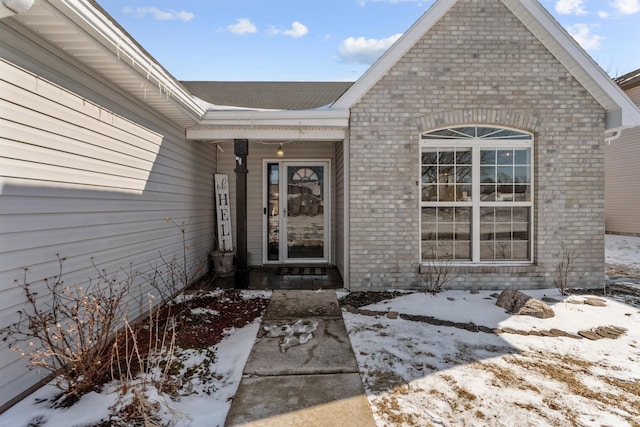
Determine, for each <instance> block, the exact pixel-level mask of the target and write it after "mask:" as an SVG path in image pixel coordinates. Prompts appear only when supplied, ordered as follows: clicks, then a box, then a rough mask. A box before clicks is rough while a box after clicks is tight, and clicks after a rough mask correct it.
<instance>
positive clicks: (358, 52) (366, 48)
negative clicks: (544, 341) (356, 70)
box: [338, 34, 402, 64]
mask: <svg viewBox="0 0 640 427" xmlns="http://www.w3.org/2000/svg"><path fill="white" fill-rule="evenodd" d="M401 36H402V34H396V35H393V36H391V37H387V38H386V39H380V40H379V39H365V38H364V37H358V38H355V37H349V38H348V39H345V40H344V41H343V42H342V44H340V47H339V48H338V55H339V56H340V59H341V60H342V61H343V62H346V63H349V64H373V63H374V62H375V61H376V59H378V58H379V57H380V55H382V54H383V53H384V51H386V50H387V49H388V48H389V47H390V46H391V45H392V44H394V43H395V42H396V40H398V39H399V38H400V37H401Z"/></svg>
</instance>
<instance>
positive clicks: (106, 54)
mask: <svg viewBox="0 0 640 427" xmlns="http://www.w3.org/2000/svg"><path fill="white" fill-rule="evenodd" d="M11 19H15V20H16V21H18V22H20V23H21V24H22V25H24V26H25V27H27V28H30V29H31V30H32V31H34V32H36V33H38V34H39V35H40V36H41V37H43V38H45V39H47V40H48V41H49V42H51V43H52V44H53V45H55V46H58V47H59V48H60V49H62V50H63V51H65V52H66V53H67V54H69V55H71V56H72V57H74V58H76V59H77V60H78V61H79V62H81V63H83V64H84V65H86V66H88V67H89V68H91V69H92V70H94V71H95V72H96V73H98V74H100V75H102V76H103V77H104V78H105V79H106V80H107V81H111V82H113V83H115V84H116V85H117V86H119V87H120V88H122V89H123V90H124V91H126V92H127V93H130V94H131V95H133V96H134V97H135V98H138V99H139V100H140V101H141V102H142V103H144V104H147V105H149V106H150V107H151V108H152V109H154V110H156V111H158V112H159V113H160V114H162V115H163V116H165V117H167V118H168V119H170V120H171V121H173V122H174V123H176V124H178V125H180V126H183V127H187V126H193V124H194V123H197V122H198V120H199V119H200V117H201V116H202V115H203V114H204V109H203V108H202V107H201V106H200V105H199V104H198V103H197V102H196V101H195V99H194V98H193V97H192V96H191V94H189V93H188V92H187V91H186V90H185V89H184V88H183V87H182V86H181V85H180V84H179V83H178V82H177V80H176V79H175V78H174V77H173V76H171V75H170V74H169V73H168V72H167V71H165V70H164V69H163V68H162V67H161V66H160V65H159V64H158V63H157V62H156V61H155V60H154V59H153V58H151V57H150V56H149V55H148V54H147V53H146V52H145V51H144V50H143V49H141V48H140V47H139V46H138V45H137V44H136V43H135V42H134V41H133V40H131V38H130V37H129V36H128V35H127V34H126V33H125V32H124V31H122V30H121V29H120V28H119V27H118V26H117V25H116V24H114V23H113V22H112V21H111V20H110V18H108V17H107V16H106V15H104V14H103V13H102V11H100V10H99V9H98V8H96V7H95V6H94V5H93V4H92V3H91V2H89V1H86V0H76V1H74V0H42V1H40V0H39V1H36V3H35V4H34V5H33V7H32V8H31V9H29V10H28V11H27V12H25V13H23V14H19V15H15V16H14V17H12V18H11Z"/></svg>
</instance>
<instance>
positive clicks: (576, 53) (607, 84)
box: [331, 0, 640, 132]
mask: <svg viewBox="0 0 640 427" xmlns="http://www.w3.org/2000/svg"><path fill="white" fill-rule="evenodd" d="M457 2H458V0H437V1H436V2H435V3H434V4H433V6H431V7H430V8H429V10H427V11H426V12H425V13H424V15H422V17H421V18H420V19H419V20H418V21H417V22H416V23H415V24H413V25H412V26H411V28H409V30H407V31H406V32H405V33H404V35H403V36H402V37H401V38H400V39H398V41H397V42H396V43H395V44H394V45H393V46H391V48H389V49H388V50H387V51H386V52H385V53H384V54H383V55H382V56H381V57H380V58H379V59H378V60H377V61H376V62H375V63H374V64H373V65H372V66H371V67H370V68H369V69H368V70H367V72H366V73H365V74H364V75H363V76H362V77H360V79H358V81H356V82H355V83H354V84H353V86H351V88H349V90H348V91H347V92H345V94H344V95H342V96H341V97H340V99H338V100H337V101H336V102H335V103H334V104H333V105H332V107H331V108H336V109H349V108H351V107H352V106H353V105H354V104H355V103H357V102H358V100H360V98H362V96H364V95H365V94H366V93H367V92H368V91H369V89H371V88H372V87H373V86H374V85H375V84H376V83H377V82H378V81H379V80H380V79H381V78H382V77H383V76H384V75H386V74H387V72H388V71H389V70H390V69H391V68H392V67H393V66H394V65H395V64H396V63H397V62H398V61H399V60H400V59H401V58H402V57H403V56H404V55H405V54H406V53H407V52H408V51H409V49H411V47H413V46H414V45H415V44H416V43H417V42H418V41H419V40H420V39H421V38H422V37H423V36H424V35H425V34H426V33H427V32H428V31H429V30H430V29H431V28H432V27H433V26H434V25H435V24H436V23H437V22H438V21H439V20H440V18H442V17H443V16H444V15H445V14H446V13H447V12H448V11H449V10H450V9H451V7H453V6H454V5H455V4H456V3H457ZM502 2H503V3H504V4H505V6H506V7H507V8H509V10H511V11H512V13H513V14H514V15H515V16H516V17H517V18H518V19H519V20H520V21H521V22H522V23H523V24H524V25H525V26H526V27H527V28H528V29H529V31H531V32H532V34H533V35H534V36H536V38H538V40H540V42H541V43H542V44H543V45H544V46H545V47H546V48H547V49H548V50H549V51H550V52H551V53H552V54H553V55H554V56H555V57H556V59H558V61H560V63H562V64H563V65H564V66H565V67H566V68H567V70H569V72H570V73H571V74H572V75H573V76H574V77H575V78H576V79H577V80H578V81H579V82H580V84H582V85H583V86H584V87H585V89H587V91H588V92H589V93H590V94H591V96H593V97H594V98H595V99H596V100H597V101H598V103H599V104H600V105H602V107H603V108H604V109H605V111H606V112H607V117H606V127H605V128H606V130H607V131H608V132H613V131H617V130H620V129H622V128H625V127H631V126H640V110H638V108H637V107H636V105H635V104H634V103H633V102H632V101H631V100H630V99H629V98H628V97H627V96H626V95H625V93H624V92H623V91H622V90H621V89H620V88H619V87H618V85H617V84H616V83H615V82H614V81H613V80H612V79H611V78H610V77H609V76H608V75H607V74H606V73H605V72H604V71H603V70H602V69H601V68H600V67H599V66H598V65H597V64H596V63H595V61H593V59H591V57H590V56H589V55H588V54H587V53H586V52H585V51H584V50H583V49H582V48H581V47H580V45H579V44H578V43H577V42H576V41H575V40H574V39H573V38H572V37H571V36H570V35H569V34H568V33H567V32H566V31H565V30H564V29H563V28H562V26H561V25H560V24H559V23H558V22H557V21H556V20H555V19H554V18H553V17H552V16H551V15H550V14H549V12H548V11H547V10H546V9H545V8H544V7H543V6H542V5H540V3H539V2H538V1H537V0H502Z"/></svg>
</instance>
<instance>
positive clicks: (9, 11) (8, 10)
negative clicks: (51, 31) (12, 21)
mask: <svg viewBox="0 0 640 427" xmlns="http://www.w3.org/2000/svg"><path fill="white" fill-rule="evenodd" d="M34 2H35V0H2V1H0V19H2V18H6V17H9V16H13V15H17V14H19V13H25V12H26V11H28V10H29V9H31V6H33V3H34Z"/></svg>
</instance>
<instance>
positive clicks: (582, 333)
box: [578, 331, 602, 341]
mask: <svg viewBox="0 0 640 427" xmlns="http://www.w3.org/2000/svg"><path fill="white" fill-rule="evenodd" d="M578 335H580V336H581V337H585V338H587V339H590V340H592V341H596V340H599V339H602V337H601V336H600V335H598V334H596V333H595V332H593V331H578Z"/></svg>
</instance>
